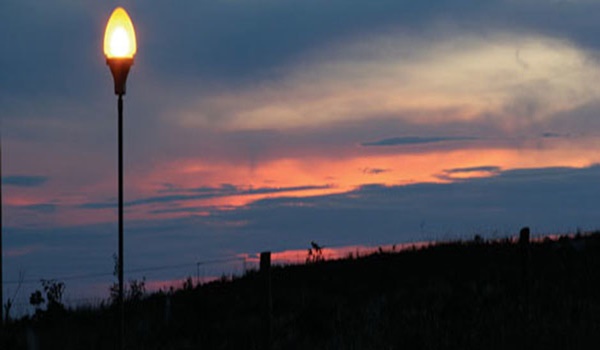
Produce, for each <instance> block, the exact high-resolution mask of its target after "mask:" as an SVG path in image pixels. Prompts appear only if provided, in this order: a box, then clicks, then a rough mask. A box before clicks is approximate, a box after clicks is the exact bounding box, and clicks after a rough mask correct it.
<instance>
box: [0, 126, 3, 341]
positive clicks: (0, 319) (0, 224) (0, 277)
mask: <svg viewBox="0 0 600 350" xmlns="http://www.w3.org/2000/svg"><path fill="white" fill-rule="evenodd" d="M2 213H3V212H2V132H1V131H0V329H1V328H3V326H4V294H3V291H4V278H3V277H4V275H3V271H2V258H3V257H4V254H3V251H2V233H3V232H2V231H3V230H4V226H3V222H2Z"/></svg>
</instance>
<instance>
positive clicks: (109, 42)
mask: <svg viewBox="0 0 600 350" xmlns="http://www.w3.org/2000/svg"><path fill="white" fill-rule="evenodd" d="M136 51H137V45H136V42H135V31H134V29H133V23H132V22H131V18H129V15H128V14H127V12H126V11H125V9H124V8H122V7H117V8H116V9H115V10H114V11H113V13H112V15H111V16H110V19H109V20H108V24H107V25H106V32H105V33H104V54H105V55H106V63H107V64H108V66H109V67H110V71H111V73H112V76H113V79H114V82H115V94H116V95H117V96H119V99H118V105H117V109H118V115H119V117H118V124H117V125H118V140H119V141H118V143H119V255H118V261H117V264H118V269H117V270H118V275H119V276H118V277H119V300H118V304H119V314H120V317H119V318H120V322H119V331H118V334H119V336H118V337H119V339H118V341H119V344H120V347H121V349H124V343H125V305H124V300H123V95H125V83H126V81H127V74H128V73H129V69H130V68H131V66H132V65H133V56H134V55H135V52H136Z"/></svg>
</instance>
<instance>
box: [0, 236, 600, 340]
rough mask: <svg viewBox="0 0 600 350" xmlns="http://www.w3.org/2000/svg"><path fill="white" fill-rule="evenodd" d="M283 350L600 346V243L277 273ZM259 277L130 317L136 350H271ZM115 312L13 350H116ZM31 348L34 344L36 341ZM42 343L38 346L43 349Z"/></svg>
mask: <svg viewBox="0 0 600 350" xmlns="http://www.w3.org/2000/svg"><path fill="white" fill-rule="evenodd" d="M271 275H272V281H271V285H272V348H273V349H403V348H406V349H515V348H516V349H525V348H527V349H531V348H534V349H581V348H590V349H591V348H597V344H599V342H600V235H598V234H594V235H589V236H578V237H575V238H566V237H565V238H561V239H560V240H558V241H552V240H546V241H544V242H539V243H533V244H531V245H529V246H528V247H527V248H524V247H521V246H519V245H518V244H516V243H511V242H510V241H509V240H505V241H502V242H483V241H481V240H477V241H474V242H457V243H448V244H440V245H436V246H433V247H430V248H426V249H422V250H409V251H403V252H399V253H386V252H382V253H378V254H374V255H370V256H367V257H361V258H348V259H343V260H336V261H324V262H316V263H312V264H307V265H297V266H287V267H273V268H272V271H271ZM265 287H266V283H265V279H264V278H263V275H262V274H260V273H258V272H255V271H253V272H249V273H247V274H246V275H245V276H243V277H241V278H236V279H234V280H233V281H219V282H214V283H210V284H206V285H202V286H198V287H195V288H187V289H184V290H178V291H175V292H173V293H170V294H164V293H157V294H153V295H150V296H148V297H146V298H145V299H143V300H141V301H137V302H130V303H129V304H128V305H127V315H128V319H127V342H128V346H127V349H263V348H265V341H264V339H265V338H266V334H267V333H266V332H267V327H266V325H267V323H266V322H265V320H266V319H267V317H266V312H265V310H267V307H266V305H267V304H266V288H265ZM114 314H115V312H114V310H113V309H112V308H111V307H102V308H99V309H88V310H67V311H64V312H54V313H50V312H48V313H45V314H41V315H39V316H38V317H35V318H33V319H29V318H27V319H23V320H20V321H17V322H14V323H12V324H10V325H9V326H8V328H7V332H6V334H5V339H4V342H5V343H4V345H5V347H3V349H4V348H7V349H12V348H14V349H26V348H27V347H26V344H27V342H29V343H32V342H33V341H35V342H36V343H37V344H38V345H39V347H38V348H39V349H112V348H114V339H115V334H116V332H115V331H116V322H115V320H114ZM28 339H29V340H28ZM33 339H35V340H33Z"/></svg>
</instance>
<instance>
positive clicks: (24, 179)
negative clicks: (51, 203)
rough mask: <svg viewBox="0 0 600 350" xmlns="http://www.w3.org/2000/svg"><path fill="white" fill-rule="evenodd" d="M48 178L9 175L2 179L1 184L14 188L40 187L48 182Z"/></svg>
mask: <svg viewBox="0 0 600 350" xmlns="http://www.w3.org/2000/svg"><path fill="white" fill-rule="evenodd" d="M48 180H49V178H48V177H46V176H32V175H11V176H5V177H3V178H2V183H3V184H4V185H6V186H14V187H40V186H43V185H44V184H45V183H46V182H48Z"/></svg>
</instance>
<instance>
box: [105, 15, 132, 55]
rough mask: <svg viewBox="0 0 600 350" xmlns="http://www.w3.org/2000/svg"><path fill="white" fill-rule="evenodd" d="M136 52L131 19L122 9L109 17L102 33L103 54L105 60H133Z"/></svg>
mask: <svg viewBox="0 0 600 350" xmlns="http://www.w3.org/2000/svg"><path fill="white" fill-rule="evenodd" d="M136 51H137V44H136V41H135V30H134V29H133V23H132V22H131V18H130V17H129V15H128V14H127V11H125V9H124V8H122V7H117V8H116V9H115V10H114V11H113V13H112V14H111V15H110V19H109V20H108V24H107V25H106V31H105V32H104V54H105V55H106V58H108V59H111V58H133V56H134V55H135V53H136Z"/></svg>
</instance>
